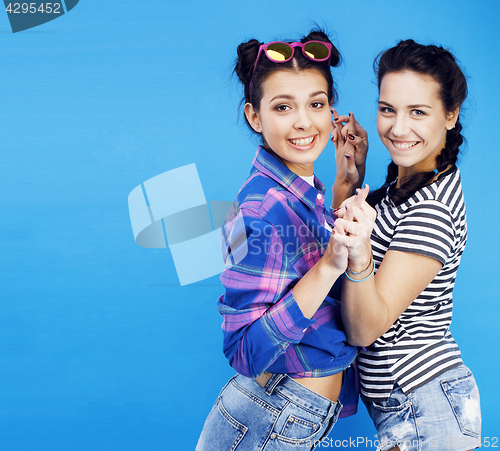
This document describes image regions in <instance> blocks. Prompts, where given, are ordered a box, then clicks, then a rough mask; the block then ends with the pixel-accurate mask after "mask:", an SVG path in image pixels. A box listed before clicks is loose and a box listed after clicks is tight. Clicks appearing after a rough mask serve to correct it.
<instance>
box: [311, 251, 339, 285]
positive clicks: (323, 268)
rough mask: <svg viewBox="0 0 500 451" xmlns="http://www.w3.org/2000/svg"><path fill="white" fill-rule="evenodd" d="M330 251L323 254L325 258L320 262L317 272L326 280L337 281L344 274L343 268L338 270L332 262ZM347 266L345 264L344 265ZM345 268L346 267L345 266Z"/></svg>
mask: <svg viewBox="0 0 500 451" xmlns="http://www.w3.org/2000/svg"><path fill="white" fill-rule="evenodd" d="M327 253H328V249H327V251H326V252H325V253H324V254H323V256H322V257H321V258H320V259H319V260H318V262H317V263H316V265H315V266H317V270H318V271H319V272H320V274H321V275H322V276H324V277H326V278H329V279H332V280H333V281H335V280H337V279H338V278H339V277H340V275H341V274H342V273H343V272H344V269H343V268H338V267H337V266H336V265H335V264H333V263H332V262H331V260H330V259H329V257H328V255H327ZM344 265H345V263H344ZM344 268H345V266H344Z"/></svg>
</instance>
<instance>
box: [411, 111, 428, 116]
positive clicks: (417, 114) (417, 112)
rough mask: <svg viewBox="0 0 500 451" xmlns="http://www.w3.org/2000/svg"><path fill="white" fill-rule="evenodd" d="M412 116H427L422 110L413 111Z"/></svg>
mask: <svg viewBox="0 0 500 451" xmlns="http://www.w3.org/2000/svg"><path fill="white" fill-rule="evenodd" d="M411 114H413V115H414V116H425V114H426V113H425V111H422V110H411Z"/></svg>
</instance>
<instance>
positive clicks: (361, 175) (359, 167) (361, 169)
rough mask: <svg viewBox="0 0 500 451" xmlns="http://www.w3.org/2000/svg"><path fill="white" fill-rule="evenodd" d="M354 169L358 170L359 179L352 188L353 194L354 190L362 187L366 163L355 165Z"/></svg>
mask: <svg viewBox="0 0 500 451" xmlns="http://www.w3.org/2000/svg"><path fill="white" fill-rule="evenodd" d="M356 169H357V170H358V175H359V178H358V181H357V182H356V183H354V185H353V186H352V192H353V194H354V192H355V191H356V188H361V186H362V185H363V181H364V180H365V172H366V163H365V162H363V164H360V165H356Z"/></svg>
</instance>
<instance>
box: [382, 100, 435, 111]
mask: <svg viewBox="0 0 500 451" xmlns="http://www.w3.org/2000/svg"><path fill="white" fill-rule="evenodd" d="M378 104H379V105H381V104H382V105H387V106H390V107H391V108H392V105H391V104H390V103H388V102H384V101H383V100H379V102H378ZM407 108H411V109H413V108H429V109H431V110H432V107H431V106H429V105H426V104H425V103H419V104H416V105H408V107H407Z"/></svg>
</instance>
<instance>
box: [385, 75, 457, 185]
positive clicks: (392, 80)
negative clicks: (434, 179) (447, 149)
mask: <svg viewBox="0 0 500 451" xmlns="http://www.w3.org/2000/svg"><path fill="white" fill-rule="evenodd" d="M439 90H440V85H439V83H438V82H436V81H435V80H434V79H433V78H432V77H430V76H427V75H421V74H418V73H415V72H411V71H403V72H390V73H387V74H386V75H384V78H383V79H382V82H381V84H380V96H379V102H378V103H379V108H378V113H377V130H378V134H379V137H380V139H381V140H382V142H383V143H384V145H385V147H387V150H388V151H389V153H390V154H391V157H392V160H393V161H394V163H395V164H396V165H397V166H398V169H399V170H398V177H399V180H398V186H399V183H400V180H401V178H402V177H405V176H409V175H413V174H415V173H417V172H427V171H432V170H434V169H435V168H436V158H437V156H438V155H439V154H440V152H441V150H442V149H443V148H444V146H445V144H446V132H447V130H451V129H452V128H453V127H454V126H455V122H456V121H457V118H458V109H457V110H456V111H454V112H447V111H445V110H444V109H443V104H442V102H441V99H440V98H439Z"/></svg>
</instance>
